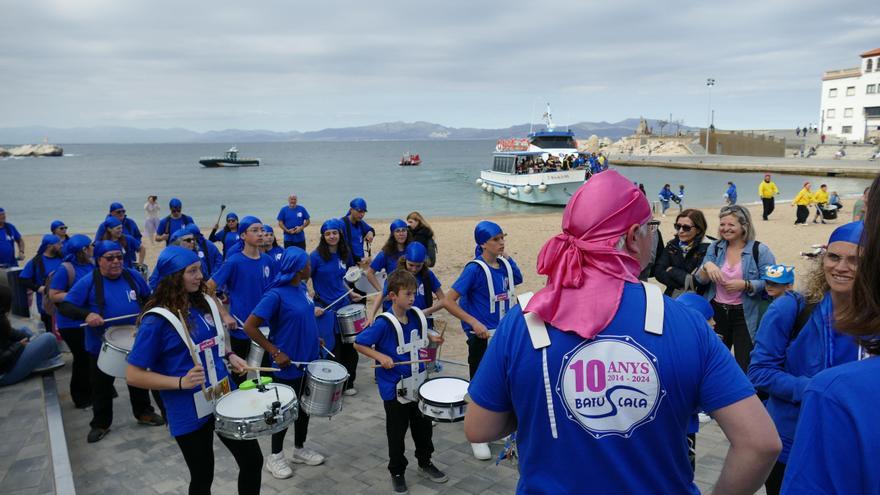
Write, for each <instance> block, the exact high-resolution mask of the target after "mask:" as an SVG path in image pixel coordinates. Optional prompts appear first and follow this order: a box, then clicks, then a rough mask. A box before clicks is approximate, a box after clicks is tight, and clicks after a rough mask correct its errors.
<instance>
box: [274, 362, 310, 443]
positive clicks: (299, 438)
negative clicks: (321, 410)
mask: <svg viewBox="0 0 880 495" xmlns="http://www.w3.org/2000/svg"><path fill="white" fill-rule="evenodd" d="M305 378H306V377H305V375H303V376H301V377H299V378H297V379H295V380H288V379H286V378H278V377H275V383H282V384H284V385H287V386H289V387H291V388H293V390H294V391H295V392H296V396H297V397H302V390H303V382H304V381H305ZM299 404H300V408H299V414H298V415H297V417H296V421H294V422H293V446H294V447H296V448H298V449H301V448H302V447H303V445H304V444H305V443H306V436H307V435H308V434H309V415H308V414H306V412H305V411H303V410H302V407H301V406H302V401H300V403H299ZM285 435H287V428H285V429H283V430H281V431H279V432H278V433H273V434H272V453H273V454H278V453H280V452H281V451H282V450H284V436H285Z"/></svg>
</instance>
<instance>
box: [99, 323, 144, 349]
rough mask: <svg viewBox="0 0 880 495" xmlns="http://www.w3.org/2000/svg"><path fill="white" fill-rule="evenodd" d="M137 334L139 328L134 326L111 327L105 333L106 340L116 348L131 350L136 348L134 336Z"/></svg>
mask: <svg viewBox="0 0 880 495" xmlns="http://www.w3.org/2000/svg"><path fill="white" fill-rule="evenodd" d="M136 332H137V327H136V326H134V325H119V326H116V327H110V328H108V329H107V331H106V332H104V340H106V341H107V343H108V344H110V345H112V346H114V347H118V348H120V349H128V350H131V348H132V347H133V346H134V334H135V333H136Z"/></svg>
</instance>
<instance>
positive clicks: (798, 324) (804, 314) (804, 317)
mask: <svg viewBox="0 0 880 495" xmlns="http://www.w3.org/2000/svg"><path fill="white" fill-rule="evenodd" d="M815 308H816V303H810V302H808V303H806V304H805V305H804V307H803V308H801V310H800V311H799V312H798V315H797V318H795V320H794V326H793V327H792V328H791V332H790V333H789V337H788V343H789V344H791V343H792V342H794V339H796V338H797V336H798V335H799V334H800V333H801V330H803V328H804V325H806V324H807V322H808V321H809V320H810V316H812V315H813V309H815Z"/></svg>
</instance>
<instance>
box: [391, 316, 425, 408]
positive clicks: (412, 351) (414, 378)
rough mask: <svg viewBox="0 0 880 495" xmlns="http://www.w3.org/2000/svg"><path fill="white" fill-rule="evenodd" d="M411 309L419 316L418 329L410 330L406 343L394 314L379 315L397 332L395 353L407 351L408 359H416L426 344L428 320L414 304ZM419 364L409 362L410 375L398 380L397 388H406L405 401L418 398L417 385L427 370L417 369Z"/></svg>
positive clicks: (422, 379)
mask: <svg viewBox="0 0 880 495" xmlns="http://www.w3.org/2000/svg"><path fill="white" fill-rule="evenodd" d="M412 309H413V310H414V311H415V313H416V315H417V316H418V318H419V329H413V330H412V331H411V333H410V341H409V343H406V341H405V340H404V338H403V327H402V326H401V325H400V321H399V320H398V319H397V317H396V316H394V313H392V312H390V311H386V312H384V313H382V314H381V315H379V316H383V317H385V319H387V320H388V321H389V322H391V325H392V326H393V327H394V330H395V331H396V332H397V353H398V354H404V353H409V360H410V361H418V360H419V349H423V348H424V347H426V346H427V345H428V320H427V318H425V313H423V312H422V310H421V309H419V308H416V307H415V306H413V308H412ZM419 364H420V363H418V362H413V363H410V365H409V369H410V376H409V377H406V378H402V379H401V380H400V382H398V390H399V389H400V387H401V386H402V387H404V388H405V389H406V395H405V396H404V397H403V398H405V399H406V400H407V401H416V400H417V399H418V397H417V396H416V392H417V391H418V389H419V386H420V385H421V384H422V383H424V381H425V377H426V375H427V371H421V372H420V371H419ZM400 399H401V397H398V400H400Z"/></svg>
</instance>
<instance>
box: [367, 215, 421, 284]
mask: <svg viewBox="0 0 880 495" xmlns="http://www.w3.org/2000/svg"><path fill="white" fill-rule="evenodd" d="M390 230H391V237H389V238H388V240H387V241H385V245H384V246H382V250H381V251H379V254H377V255H376V257H375V258H374V259H373V261H372V262H370V267H369V268H368V269H367V280H369V281H370V284H372V286H373V287H375V288H376V290H382V286H381V284H379V279H377V278H376V274H377V273H379V272H381V271H383V270H384V271H385V275H391V272H393V271H394V270H395V269H396V268H397V260H399V259H400V257H401V256H403V254H404V252H405V250H406V246H407V245H409V243H410V242H411V241H412V235H411V234H410V232H409V227H408V226H407V225H406V222H404V221H403V220H401V219H399V218H398V219H397V220H395V221H393V222H391V226H390Z"/></svg>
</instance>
